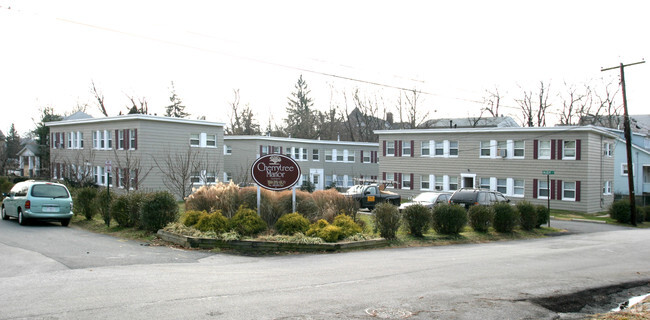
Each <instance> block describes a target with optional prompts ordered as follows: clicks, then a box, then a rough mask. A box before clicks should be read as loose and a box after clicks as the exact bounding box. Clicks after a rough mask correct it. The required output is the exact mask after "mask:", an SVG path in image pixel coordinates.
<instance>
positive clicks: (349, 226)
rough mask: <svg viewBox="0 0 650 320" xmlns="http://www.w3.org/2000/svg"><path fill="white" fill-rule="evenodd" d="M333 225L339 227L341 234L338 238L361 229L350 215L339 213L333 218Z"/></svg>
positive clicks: (345, 236)
mask: <svg viewBox="0 0 650 320" xmlns="http://www.w3.org/2000/svg"><path fill="white" fill-rule="evenodd" d="M333 225H334V226H337V227H339V228H341V235H340V236H339V240H342V239H344V238H347V237H349V236H352V235H355V234H357V233H361V232H362V231H363V230H361V226H359V225H358V224H356V223H355V222H354V220H352V218H351V217H350V216H347V215H344V214H339V215H338V216H336V217H335V218H334V223H333Z"/></svg>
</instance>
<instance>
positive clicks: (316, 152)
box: [311, 149, 320, 161]
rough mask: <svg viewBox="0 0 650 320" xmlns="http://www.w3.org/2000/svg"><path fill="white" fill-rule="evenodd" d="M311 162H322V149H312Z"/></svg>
mask: <svg viewBox="0 0 650 320" xmlns="http://www.w3.org/2000/svg"><path fill="white" fill-rule="evenodd" d="M311 160H312V161H320V149H312V150H311Z"/></svg>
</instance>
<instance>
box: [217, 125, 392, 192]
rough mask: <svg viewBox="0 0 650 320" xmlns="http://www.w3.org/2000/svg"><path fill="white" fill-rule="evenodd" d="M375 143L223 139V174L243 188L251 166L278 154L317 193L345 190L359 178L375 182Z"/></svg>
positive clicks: (249, 137) (249, 138)
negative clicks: (294, 165)
mask: <svg viewBox="0 0 650 320" xmlns="http://www.w3.org/2000/svg"><path fill="white" fill-rule="evenodd" d="M378 146H379V145H378V144H377V143H365V142H351V141H331V140H309V139H295V138H284V137H271V136H226V137H225V138H224V152H223V153H224V171H225V172H226V175H227V176H228V179H232V180H233V181H234V182H235V183H238V184H242V185H246V184H249V183H251V182H252V178H251V173H250V167H251V165H252V164H253V162H254V161H255V160H256V159H257V158H259V157H260V156H263V155H266V154H270V153H279V154H284V155H287V156H290V157H292V158H293V159H294V160H295V161H296V162H297V163H298V165H299V166H300V170H301V175H302V176H301V178H300V181H298V185H299V186H300V185H302V183H303V181H309V182H311V183H313V184H314V186H315V188H316V190H322V189H325V188H327V187H328V186H332V185H335V186H336V187H338V188H342V189H345V188H348V187H351V186H353V185H354V184H355V182H357V181H358V179H377V174H378V172H379V166H378V163H377V161H378V159H379V157H378Z"/></svg>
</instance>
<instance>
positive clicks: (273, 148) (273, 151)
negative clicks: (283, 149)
mask: <svg viewBox="0 0 650 320" xmlns="http://www.w3.org/2000/svg"><path fill="white" fill-rule="evenodd" d="M271 152H272V153H278V154H279V153H280V147H275V146H273V147H271Z"/></svg>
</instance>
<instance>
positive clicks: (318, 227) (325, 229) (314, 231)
mask: <svg viewBox="0 0 650 320" xmlns="http://www.w3.org/2000/svg"><path fill="white" fill-rule="evenodd" d="M306 235H307V236H308V237H318V238H321V239H323V240H325V242H336V241H338V240H339V239H340V238H342V231H341V228H340V227H337V226H335V225H331V224H329V222H327V220H325V219H320V220H318V221H317V222H315V223H314V224H312V225H311V226H310V227H309V230H307V233H306Z"/></svg>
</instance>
